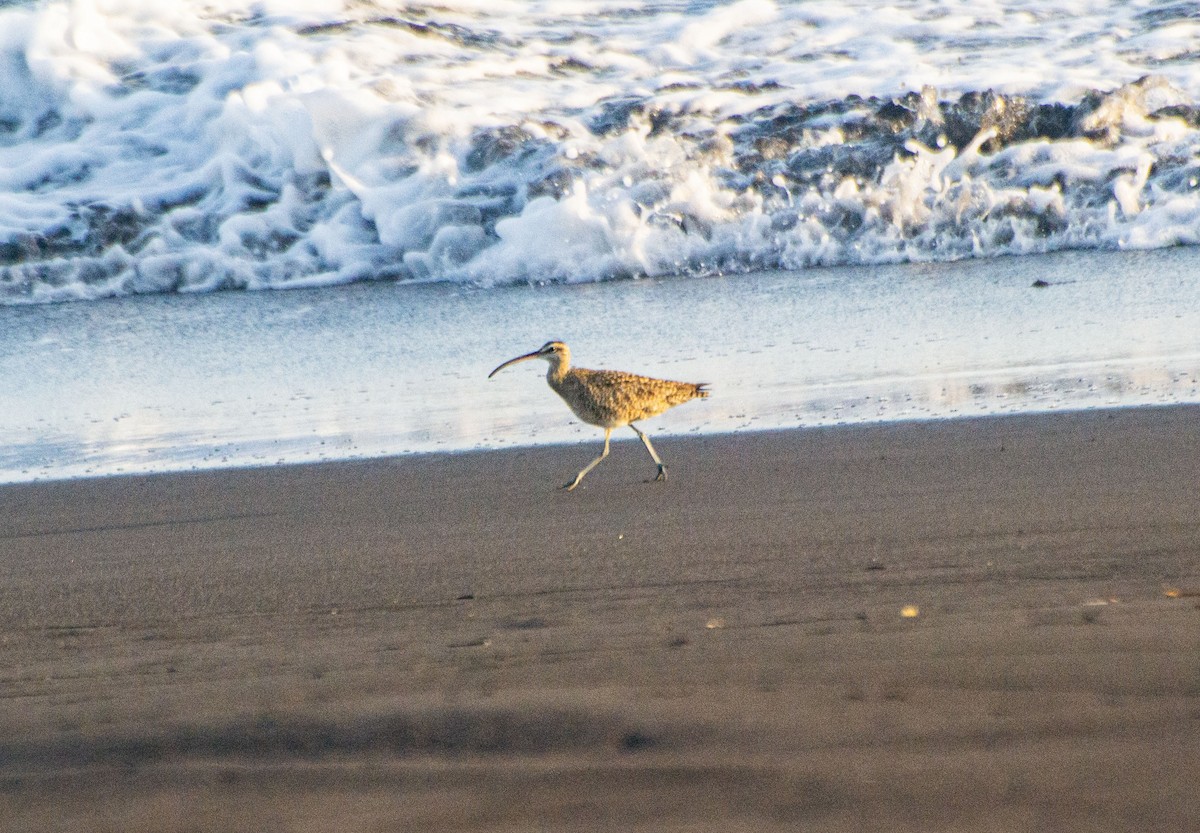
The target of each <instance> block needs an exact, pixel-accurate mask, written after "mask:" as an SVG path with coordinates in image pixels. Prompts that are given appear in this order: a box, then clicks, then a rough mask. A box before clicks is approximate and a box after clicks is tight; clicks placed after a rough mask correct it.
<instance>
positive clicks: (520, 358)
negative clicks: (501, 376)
mask: <svg viewBox="0 0 1200 833" xmlns="http://www.w3.org/2000/svg"><path fill="white" fill-rule="evenodd" d="M537 357H538V351H537V350H534V351H533V352H532V353H526V354H525V355H524V356H517V357H516V358H515V359H509V360H508V361H506V362H505V363H504V364H502V365H500V366H499V367H497V368H496V369H495V370H493V371H492V372H491V373H489V374H488V378H489V379H490V378H492V377H493V376H495V375H496V374H497V373H499V372H500V371H501V370H503V369H504V368H506V367H508V366H509V365H510V364H516V363H517V362H523V361H528V360H529V359H536V358H537Z"/></svg>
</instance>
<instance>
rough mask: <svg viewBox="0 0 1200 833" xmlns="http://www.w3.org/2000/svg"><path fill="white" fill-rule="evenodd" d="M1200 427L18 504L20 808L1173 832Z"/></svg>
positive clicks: (675, 457) (327, 821)
mask: <svg viewBox="0 0 1200 833" xmlns="http://www.w3.org/2000/svg"><path fill="white" fill-rule="evenodd" d="M1198 417H1200V407H1195V406H1165V407H1153V408H1131V409H1125V408H1122V409H1116V410H1111V411H1079V412H1060V413H1052V414H1038V415H1020V416H989V417H980V418H968V419H961V420H948V421H937V422H915V423H883V424H876V425H870V426H846V427H830V428H825V427H822V428H812V429H799V430H781V431H766V432H760V433H755V434H752V435H751V434H745V435H738V434H732V435H700V436H694V437H665V436H664V437H661V438H659V437H656V438H655V440H656V446H657V448H658V450H659V453H660V454H661V455H662V456H663V458H664V460H665V461H666V463H667V465H668V466H669V470H670V479H669V480H668V481H667V482H666V483H658V484H655V483H649V484H646V483H643V482H641V481H642V480H643V479H646V478H649V477H652V475H653V473H654V470H653V465H652V464H651V463H650V461H649V458H648V456H647V455H646V454H645V451H644V449H642V448H641V446H640V444H639V443H637V441H636V438H634V437H632V434H631V437H630V441H629V442H625V441H623V442H621V443H620V444H617V443H614V446H613V452H612V454H611V455H610V456H609V458H608V459H606V460H605V461H604V463H603V464H601V465H600V466H599V467H597V468H596V469H595V470H594V471H593V472H592V473H590V474H589V475H588V478H587V479H586V480H585V481H584V483H583V484H582V485H581V487H580V488H579V489H578V490H576V491H575V492H572V493H567V492H563V491H561V490H559V489H558V486H559V485H560V484H561V483H562V482H564V481H565V479H567V478H568V477H569V476H571V475H573V474H574V472H575V471H576V470H577V469H578V467H579V465H582V463H584V462H587V460H588V459H590V458H591V456H592V453H591V452H592V449H591V447H590V445H589V444H582V445H580V446H567V447H564V446H539V447H532V448H519V449H505V450H501V451H481V452H466V453H454V454H446V455H413V456H404V457H398V458H391V459H385V460H370V461H358V462H340V463H339V462H334V463H319V464H304V465H296V466H283V467H271V468H256V469H238V470H222V471H204V472H196V473H180V474H163V475H126V476H121V477H109V478H99V479H92V480H70V481H53V482H41V483H28V484H14V485H7V486H0V497H2V498H3V500H0V530H3V534H2V535H0V633H2V634H3V641H4V646H5V650H4V652H3V654H2V657H3V659H2V660H0V662H2V663H3V667H2V669H0V687H2V688H0V690H2V691H3V694H4V696H5V698H6V700H7V702H8V704H9V707H8V708H7V709H6V710H5V711H4V713H3V716H2V717H0V738H5V739H6V740H4V741H0V817H4V818H7V819H10V820H12V821H11V824H12V825H14V828H13V829H49V828H52V827H54V826H56V825H57V826H62V827H64V828H65V827H67V826H70V823H83V822H84V821H88V822H89V823H90V824H91V827H92V829H97V830H110V829H111V830H124V831H133V832H134V833H136V832H137V831H141V830H185V829H191V828H194V827H195V826H196V825H200V826H204V827H206V828H208V829H249V828H260V829H261V828H264V827H267V828H271V829H280V830H308V829H314V830H315V829H328V827H329V826H330V825H331V824H334V823H338V824H340V825H341V827H342V828H343V829H349V830H378V829H390V827H397V828H400V829H444V830H485V829H488V830H518V829H530V828H531V827H536V826H539V825H540V826H543V827H545V826H551V827H554V828H555V829H564V830H611V829H623V830H646V831H650V830H659V829H663V828H664V827H666V828H672V829H686V830H728V829H731V828H735V829H736V828H737V827H738V826H739V825H741V826H745V827H748V828H751V829H756V830H785V829H795V827H796V826H797V825H800V826H803V827H804V828H805V829H809V830H818V831H825V830H828V831H840V830H862V829H882V828H883V827H885V826H886V827H887V828H888V829H892V830H900V831H907V830H912V831H914V832H915V831H917V830H922V831H929V830H980V831H991V830H998V829H1009V830H1012V829H1071V828H1079V827H1087V828H1088V829H1093V830H1102V831H1106V830H1112V831H1117V830H1128V829H1139V830H1150V831H1154V830H1163V831H1166V830H1175V829H1178V823H1179V820H1180V819H1185V818H1189V817H1193V818H1194V817H1197V816H1198V815H1200V797H1197V795H1196V793H1195V790H1194V784H1195V783H1196V781H1197V779H1200V666H1198V665H1197V663H1196V660H1195V658H1196V657H1197V656H1200V627H1198V625H1200V511H1198V510H1200V495H1198V494H1197V492H1196V489H1195V472H1196V460H1197V459H1198V458H1200V431H1198V430H1197V429H1196V425H1197V418H1198ZM514 794H520V795H521V796H522V800H520V801H514V800H513V795H514ZM97 820H99V822H97ZM97 824H98V825H99V826H97Z"/></svg>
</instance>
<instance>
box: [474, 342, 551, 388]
mask: <svg viewBox="0 0 1200 833" xmlns="http://www.w3.org/2000/svg"><path fill="white" fill-rule="evenodd" d="M529 359H545V360H546V361H548V362H550V367H551V368H552V369H553V370H558V369H559V368H560V367H566V366H567V365H569V364H570V363H571V350H570V349H569V348H568V347H567V345H565V344H563V343H562V342H561V341H547V342H546V343H545V344H543V345H542V346H541V347H539V348H538V349H536V350H534V351H533V352H532V353H526V354H525V355H524V356H517V357H516V358H515V359H509V360H508V361H506V362H505V363H504V364H502V365H500V366H499V367H497V368H496V369H495V370H493V371H492V372H491V373H489V374H488V378H489V379H490V378H492V377H493V376H495V375H496V374H497V373H499V372H500V371H501V370H503V369H504V368H506V367H508V366H509V365H510V364H516V363H517V362H524V361H528V360H529Z"/></svg>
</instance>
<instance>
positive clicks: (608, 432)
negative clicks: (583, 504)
mask: <svg viewBox="0 0 1200 833" xmlns="http://www.w3.org/2000/svg"><path fill="white" fill-rule="evenodd" d="M611 436H612V429H611V428H605V429H604V450H603V451H601V452H600V456H599V457H597V458H596V459H595V460H593V461H592V462H590V463H588V464H587V465H586V466H584V467H583V471H581V472H580V473H579V474H577V475H575V479H574V480H572V481H571V482H570V483H565V484H563V488H564V489H566V490H567V491H568V492H569V491H571V490H572V489H574V488H575V487H576V486H578V485H579V481H580V480H583V476H584V475H585V474H587V473H588V472H589V471H591V470H592V469H594V468H596V464H597V463H599V462H600V461H601V460H603V459H604V458H605V457H607V456H608V438H609V437H611Z"/></svg>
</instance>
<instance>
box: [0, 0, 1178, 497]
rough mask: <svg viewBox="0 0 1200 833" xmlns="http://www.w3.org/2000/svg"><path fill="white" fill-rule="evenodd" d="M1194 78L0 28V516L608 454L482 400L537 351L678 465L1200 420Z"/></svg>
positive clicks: (1168, 37) (849, 47) (312, 33)
mask: <svg viewBox="0 0 1200 833" xmlns="http://www.w3.org/2000/svg"><path fill="white" fill-rule="evenodd" d="M1197 44H1200V3H1195V2H1121V1H1120V0H1109V1H1108V2H1087V3H1084V2H1070V1H1068V2H1061V3H1055V4H1049V5H1047V4H1038V3H1032V2H1020V1H1019V0H1008V1H1007V2H987V0H976V2H971V3H966V2H933V0H910V1H909V2H894V3H887V4H883V3H874V2H863V1H861V0H841V2H836V3H834V2H820V1H819V0H806V1H805V2H782V0H776V2H771V0H741V2H733V3H720V2H711V0H693V2H687V1H686V0H676V2H657V3H656V2H645V3H636V2H622V1H621V0H612V2H606V1H605V0H590V1H589V2H586V3H583V2H577V0H547V1H546V2H505V0H489V2H486V3H485V2H478V0H442V2H437V3H421V2H409V3H384V2H363V0H342V2H334V0H287V1H286V2H285V0H258V2H247V1H246V0H241V2H235V0H173V2H170V3H162V2H158V0H75V1H74V2H16V3H12V2H10V3H0V327H2V330H0V374H2V375H0V378H3V379H4V381H5V386H6V406H7V407H6V409H5V412H4V413H3V415H0V428H3V430H4V435H5V437H6V442H5V445H4V447H3V448H2V449H0V480H25V479H34V478H42V477H64V476H78V475H82V474H110V473H115V472H131V471H149V470H163V469H178V468H188V467H193V466H203V467H211V466H219V465H248V464H264V463H273V462H278V461H285V462H286V461H300V460H318V459H332V458H343V457H353V456H374V455H378V454H390V453H403V452H410V451H430V450H457V449H466V448H476V447H493V446H498V445H505V444H514V443H516V444H519V443H528V442H564V441H571V440H575V439H583V438H589V439H590V438H592V437H594V436H595V435H596V434H597V433H598V432H595V431H593V430H592V429H590V428H587V427H580V426H579V425H578V424H577V423H574V422H573V420H572V419H571V418H570V416H569V414H568V413H567V412H566V411H565V409H564V408H563V407H562V405H561V403H559V402H557V401H556V400H555V399H554V397H553V395H552V394H550V393H549V391H548V390H546V389H545V386H544V382H541V381H540V379H539V378H538V376H537V374H536V373H535V372H534V371H533V369H531V366H529V365H523V366H520V367H519V368H514V369H512V370H511V371H506V372H505V374H503V375H501V376H498V377H496V378H495V379H493V380H491V381H490V382H488V381H485V380H484V379H483V377H484V376H485V375H486V372H487V371H488V370H490V369H491V367H493V366H495V364H498V363H499V362H500V361H501V360H503V359H505V358H508V357H510V356H511V355H515V354H517V353H520V352H525V351H527V350H531V349H533V348H535V347H537V346H538V345H540V344H541V343H542V342H544V341H546V340H547V339H549V338H563V339H566V340H568V341H569V342H570V343H571V344H572V347H573V348H574V351H575V355H576V358H577V360H578V361H579V362H580V363H582V364H585V365H590V366H608V367H619V368H622V369H627V370H633V371H641V372H647V373H652V374H655V375H663V376H674V377H678V378H685V379H693V380H696V381H709V382H710V383H712V384H713V386H714V391H715V392H716V393H715V394H714V397H713V399H712V400H709V401H706V402H703V403H690V404H689V405H687V406H685V407H684V408H680V409H677V411H675V412H672V413H671V414H668V415H664V416H663V417H661V418H659V420H656V423H654V425H660V426H661V427H660V428H659V430H661V431H665V432H686V431H692V430H697V431H732V430H743V429H745V428H755V427H762V428H773V427H786V426H792V425H808V424H830V423H837V422H847V421H862V420H867V419H898V418H925V417H939V416H950V415H954V414H959V413H1000V412H1008V411H1013V410H1037V409H1045V408H1069V407H1090V406H1094V405H1108V404H1146V403H1157V402H1181V401H1198V394H1197V389H1196V375H1195V374H1196V372H1197V367H1196V365H1197V363H1198V362H1197V356H1198V355H1200V341H1198V339H1197V336H1196V333H1198V332H1200V328H1198V327H1197V324H1200V320H1197V315H1198V313H1197V310H1200V304H1198V303H1197V301H1198V300H1200V298H1198V297H1197V296H1198V294H1200V290H1197V286H1196V284H1197V281H1196V278H1195V276H1196V274H1197V272H1198V270H1197V266H1198V265H1200V262H1198V260H1197V251H1200V249H1197V248H1193V247H1194V245H1195V244H1197V243H1198V242H1200V49H1198V47H1197ZM1039 277H1040V278H1041V279H1042V280H1044V281H1046V282H1048V283H1049V284H1050V286H1047V287H1043V288H1036V287H1033V286H1032V281H1033V280H1035V279H1037V278H1039ZM266 289H290V290H294V291H291V292H286V293H276V292H253V291H252V292H246V291H243V290H266ZM522 370H523V371H525V372H524V373H522V372H518V371H522ZM631 436H632V434H631Z"/></svg>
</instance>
